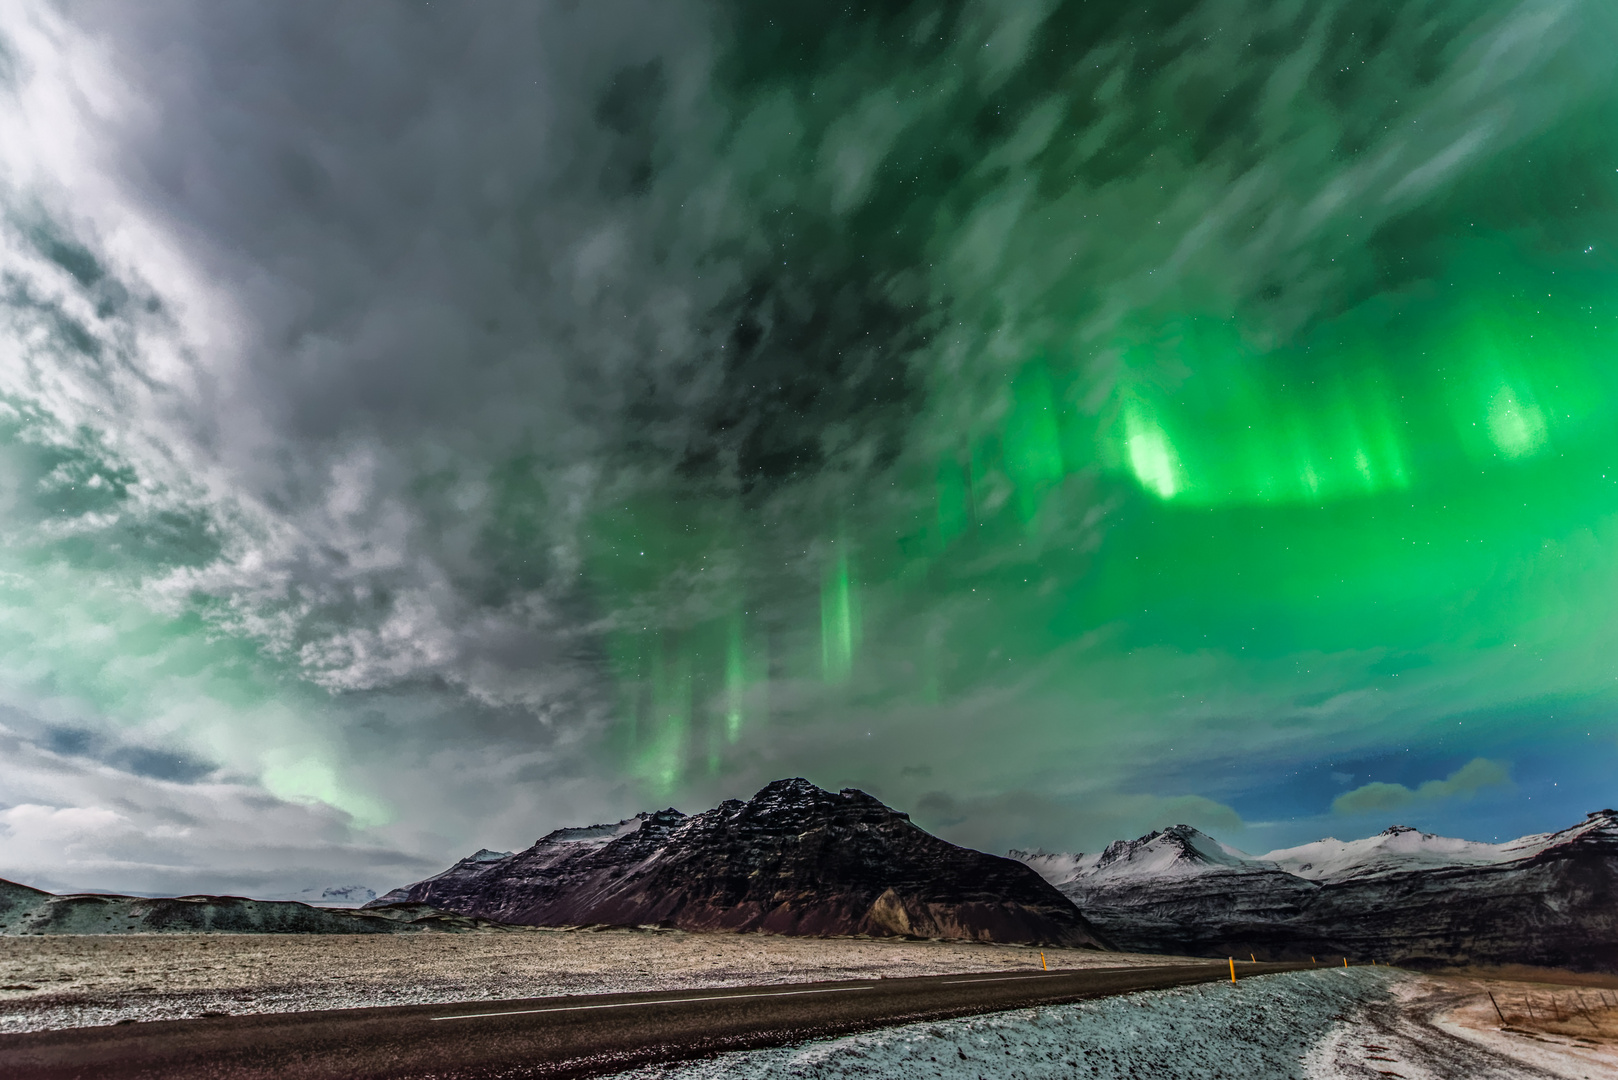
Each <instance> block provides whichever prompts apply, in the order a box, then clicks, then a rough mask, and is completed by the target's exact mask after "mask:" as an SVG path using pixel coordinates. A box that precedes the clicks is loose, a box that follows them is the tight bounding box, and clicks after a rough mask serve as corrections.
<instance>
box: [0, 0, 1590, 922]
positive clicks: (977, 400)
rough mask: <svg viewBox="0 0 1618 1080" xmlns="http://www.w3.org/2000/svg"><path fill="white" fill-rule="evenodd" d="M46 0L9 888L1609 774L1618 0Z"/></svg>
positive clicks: (990, 839) (1474, 789) (15, 152)
mask: <svg viewBox="0 0 1618 1080" xmlns="http://www.w3.org/2000/svg"><path fill="white" fill-rule="evenodd" d="M140 7H141V9H142V10H141V11H140V12H139V14H136V13H135V12H134V11H133V10H130V9H129V8H128V7H127V6H126V5H120V4H113V3H101V2H84V0H72V2H63V3H59V4H46V3H33V2H27V0H15V2H12V3H7V4H4V5H3V6H0V12H3V16H0V201H3V204H4V214H3V216H0V537H3V543H0V877H8V878H14V879H17V880H22V881H25V882H27V883H29V884H37V885H40V886H41V887H47V888H66V887H73V888H87V887H102V888H118V889H125V890H151V891H159V890H197V889H204V888H208V889H227V888H228V889H233V890H238V891H248V892H255V891H256V892H257V893H259V894H264V895H269V894H271V893H274V892H276V891H277V890H281V891H285V890H295V889H299V888H305V887H309V886H312V885H324V884H331V883H335V882H338V881H360V882H362V883H364V884H370V885H373V887H377V888H378V889H379V890H380V889H381V888H382V887H385V886H386V887H391V886H392V885H394V884H397V883H399V882H401V881H405V880H410V879H412V878H414V877H419V876H421V871H430V870H436V869H440V868H442V866H443V865H446V864H447V862H448V861H450V860H452V859H453V858H456V857H458V856H459V855H461V854H464V853H465V852H466V851H470V850H474V849H476V848H478V847H483V846H488V847H493V848H501V849H503V848H510V847H515V846H520V845H526V844H528V843H530V842H532V840H533V838H534V837H535V836H538V835H540V834H542V833H544V832H545V831H548V830H549V829H551V828H554V827H557V826H561V825H568V824H581V823H586V822H589V821H597V820H609V819H616V818H620V817H624V816H627V815H628V814H630V813H633V812H635V811H637V810H640V809H645V808H650V807H653V806H659V807H660V806H664V805H669V804H671V803H672V804H673V805H675V806H678V807H679V808H681V809H683V810H687V811H690V810H696V809H700V808H702V807H705V806H708V805H712V804H713V803H714V802H715V801H717V800H718V799H719V798H724V797H734V796H741V797H745V796H747V795H748V794H750V793H751V792H752V791H754V790H756V788H758V787H759V786H761V785H762V784H763V783H765V782H767V781H769V780H771V779H775V778H777V777H781V776H790V775H804V776H807V777H809V778H810V779H812V780H814V781H816V782H817V783H820V784H822V785H823V786H828V787H840V786H857V787H862V788H864V789H866V790H868V791H870V792H872V793H873V794H875V795H877V796H879V797H881V798H882V799H884V800H885V801H887V802H888V803H890V804H892V805H894V806H896V807H898V808H900V809H905V810H909V811H911V812H912V813H913V814H914V816H915V818H916V820H917V822H918V823H919V824H922V825H923V826H925V827H927V828H930V829H932V830H934V831H936V832H938V833H939V834H940V835H943V836H944V837H946V838H948V839H951V840H955V841H957V842H960V843H965V844H969V845H973V846H979V847H983V848H985V849H987V850H993V851H1003V850H1004V849H1005V848H1007V847H1009V846H1013V845H1015V846H1023V847H1026V846H1035V845H1041V846H1045V847H1047V848H1053V849H1065V850H1075V849H1093V848H1094V846H1095V845H1097V844H1104V843H1106V842H1107V841H1109V840H1112V839H1115V838H1118V837H1122V836H1134V835H1138V834H1139V833H1142V832H1144V831H1146V830H1147V829H1149V828H1152V827H1157V826H1161V825H1164V824H1168V823H1172V822H1176V821H1186V822H1188V823H1190V824H1193V825H1196V826H1198V827H1201V828H1204V829H1206V830H1208V831H1210V832H1213V833H1214V834H1215V835H1218V836H1219V837H1220V838H1221V839H1224V840H1226V841H1228V842H1231V843H1234V844H1236V845H1238V846H1240V847H1243V848H1245V849H1247V850H1251V851H1265V850H1269V849H1271V848H1275V847H1280V846H1283V845H1286V844H1293V843H1299V842H1304V841H1308V840H1313V839H1316V838H1318V837H1320V836H1325V835H1329V834H1335V835H1338V836H1340V837H1345V838H1346V837H1348V836H1350V835H1354V836H1358V835H1363V834H1365V833H1367V832H1371V831H1375V830H1378V829H1381V828H1384V827H1386V826H1387V825H1390V824H1394V823H1396V822H1398V823H1408V824H1412V825H1416V826H1418V827H1420V828H1424V829H1428V830H1431V831H1439V832H1445V833H1448V834H1450V835H1460V836H1466V837H1471V838H1475V839H1494V838H1496V837H1499V838H1502V839H1504V838H1506V837H1507V836H1515V835H1518V834H1521V833H1527V832H1536V831H1547V830H1551V829H1554V828H1559V827H1562V826H1565V825H1567V824H1570V823H1571V822H1572V821H1573V820H1576V819H1577V818H1579V817H1580V816H1582V814H1583V812H1584V811H1586V810H1591V809H1596V808H1597V807H1599V806H1604V805H1609V804H1610V803H1611V802H1612V800H1613V793H1614V789H1613V785H1612V783H1611V780H1610V776H1611V775H1613V774H1614V772H1615V770H1618V723H1615V722H1614V720H1613V718H1612V717H1613V709H1614V704H1615V694H1618V603H1615V598H1618V366H1615V365H1614V363H1613V357H1614V356H1615V355H1618V70H1615V68H1618V60H1615V55H1618V54H1615V53H1614V50H1613V49H1612V47H1611V43H1612V42H1613V41H1614V40H1615V38H1618V8H1614V7H1613V5H1611V4H1610V3H1608V2H1606V0H1424V2H1417V3H1401V4H1391V3H1380V2H1377V3H1369V2H1360V3H1347V2H1340V3H1309V4H1305V3H1284V2H1283V3H1274V2H1259V0H1251V2H1243V0H1202V2H1196V0H1174V2H1166V0H1158V2H1143V3H1134V4H1112V3H1100V2H1093V0H1092V2H1088V3H1086V2H1080V0H1065V2H1060V0H998V2H994V3H989V2H928V0H916V2H912V3H901V2H890V3H875V2H869V3H846V4H841V5H837V6H835V9H832V8H828V7H823V6H819V5H812V6H809V7H805V8H804V9H803V10H802V11H801V12H794V11H791V10H777V9H779V8H780V5H760V4H753V3H746V2H742V0H734V2H718V0H713V2H703V0H593V2H591V3H589V4H579V5H569V4H562V3H555V4H519V3H509V4H507V3H485V4H480V5H478V6H477V7H476V8H475V9H471V8H464V7H459V6H456V5H442V4H430V3H400V4H396V5H391V6H386V7H383V6H379V5H364V4H354V5H344V4H337V5H332V4H314V3H309V4H301V3H298V4H277V5H260V4H252V3H246V2H242V3H217V2H215V3H209V4H196V3H191V2H185V0H164V2H161V3H152V4H148V5H140Z"/></svg>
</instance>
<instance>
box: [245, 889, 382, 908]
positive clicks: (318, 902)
mask: <svg viewBox="0 0 1618 1080" xmlns="http://www.w3.org/2000/svg"><path fill="white" fill-rule="evenodd" d="M265 899H268V900H296V901H297V902H298V903H300V904H308V905H309V906H311V907H323V908H357V907H360V906H361V905H363V904H368V903H370V902H371V901H372V900H375V899H376V893H375V892H374V891H373V890H371V889H367V888H366V887H365V886H363V885H328V886H326V887H325V888H310V889H299V890H298V891H297V892H288V893H279V894H276V895H273V896H268V897H265Z"/></svg>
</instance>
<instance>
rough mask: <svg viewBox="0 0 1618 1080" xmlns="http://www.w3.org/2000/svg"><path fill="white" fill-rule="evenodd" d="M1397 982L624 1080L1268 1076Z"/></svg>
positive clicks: (1017, 1018) (1047, 1010)
mask: <svg viewBox="0 0 1618 1080" xmlns="http://www.w3.org/2000/svg"><path fill="white" fill-rule="evenodd" d="M1398 979H1399V975H1398V974H1397V973H1395V972H1393V971H1390V970H1388V969H1386V968H1370V967H1366V968H1352V969H1349V970H1346V971H1345V970H1342V969H1335V968H1334V969H1331V970H1328V971H1309V972H1298V973H1295V974H1288V975H1271V976H1264V977H1260V978H1251V979H1243V980H1242V981H1241V982H1239V983H1236V984H1235V985H1232V984H1230V983H1204V984H1202V985H1200V986H1191V987H1184V988H1180V989H1176V990H1152V991H1146V992H1143V993H1138V994H1129V995H1127V996H1124V997H1113V998H1103V999H1101V1000H1098V1001H1086V1002H1080V1003H1078V1004H1075V1005H1052V1006H1042V1007H1039V1008H1034V1009H1019V1010H1016V1011H1014V1012H1004V1013H993V1014H990V1015H987V1016H978V1017H971V1018H969V1019H964V1020H949V1021H942V1022H936V1023H922V1024H907V1025H905V1026H903V1027H895V1028H887V1029H885V1030H881V1031H872V1032H867V1033H865V1034H863V1035H851V1036H848V1037H845V1038H841V1039H829V1040H824V1041H819V1042H811V1043H806V1044H803V1045H800V1046H795V1047H783V1048H781V1049H776V1050H761V1051H755V1052H750V1053H734V1054H724V1055H720V1056H718V1057H715V1058H710V1059H707V1060H704V1061H695V1062H687V1063H684V1064H680V1065H665V1066H654V1067H651V1068H646V1069H640V1070H636V1071H633V1072H629V1073H624V1074H622V1076H621V1077H620V1080H756V1078H757V1077H761V1076H768V1077H771V1078H772V1080H844V1078H853V1077H862V1078H871V1077H904V1078H905V1080H980V1078H984V1077H1006V1078H1008V1080H1010V1078H1016V1080H1058V1078H1060V1080H1073V1078H1076V1077H1083V1078H1086V1080H1108V1078H1113V1077H1116V1078H1119V1080H1126V1078H1140V1080H1144V1078H1148V1077H1149V1078H1151V1080H1193V1078H1195V1080H1216V1078H1218V1080H1271V1078H1277V1080H1279V1078H1293V1077H1296V1078H1299V1080H1306V1078H1308V1077H1309V1074H1307V1073H1306V1072H1305V1071H1304V1064H1303V1062H1304V1058H1305V1056H1306V1055H1307V1054H1308V1053H1309V1051H1310V1050H1311V1049H1312V1048H1313V1047H1314V1045H1315V1044H1316V1043H1318V1042H1320V1041H1321V1040H1322V1039H1323V1038H1324V1037H1326V1036H1327V1034H1328V1033H1330V1032H1331V1031H1332V1030H1333V1027H1334V1025H1336V1024H1337V1023H1338V1022H1339V1020H1340V1019H1341V1018H1343V1017H1345V1016H1347V1015H1349V1014H1351V1013H1353V1012H1354V1011H1355V1010H1356V1009H1357V1008H1358V1007H1359V1006H1360V1005H1361V1003H1362V1002H1365V1001H1369V1000H1387V999H1389V998H1390V997H1391V996H1392V993H1393V986H1394V984H1395V983H1396V982H1397V981H1398Z"/></svg>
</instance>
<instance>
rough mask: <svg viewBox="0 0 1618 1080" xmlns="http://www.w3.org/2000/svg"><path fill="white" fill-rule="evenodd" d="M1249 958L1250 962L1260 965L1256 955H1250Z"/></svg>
mask: <svg viewBox="0 0 1618 1080" xmlns="http://www.w3.org/2000/svg"><path fill="white" fill-rule="evenodd" d="M1247 958H1248V959H1249V960H1251V961H1253V963H1255V964H1256V963H1258V956H1257V955H1255V954H1254V953H1248V954H1247Z"/></svg>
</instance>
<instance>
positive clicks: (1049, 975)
mask: <svg viewBox="0 0 1618 1080" xmlns="http://www.w3.org/2000/svg"><path fill="white" fill-rule="evenodd" d="M1071 974H1073V973H1072V972H1071V971H1042V972H1040V973H1039V974H1038V975H1002V976H1000V977H999V978H997V979H949V980H946V981H945V982H944V985H945V986H970V985H972V984H973V983H989V982H1018V981H1019V980H1022V979H1054V978H1057V977H1059V976H1062V975H1071Z"/></svg>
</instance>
